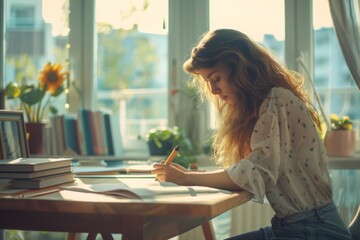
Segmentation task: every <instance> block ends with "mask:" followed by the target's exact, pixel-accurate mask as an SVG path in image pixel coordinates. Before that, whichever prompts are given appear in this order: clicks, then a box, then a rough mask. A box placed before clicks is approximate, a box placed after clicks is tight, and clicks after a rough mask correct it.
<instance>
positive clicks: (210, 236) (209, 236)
mask: <svg viewBox="0 0 360 240" xmlns="http://www.w3.org/2000/svg"><path fill="white" fill-rule="evenodd" d="M201 228H202V230H203V233H204V237H205V239H206V240H215V237H214V232H213V229H212V225H211V222H210V221H207V222H206V223H203V224H202V225H201Z"/></svg>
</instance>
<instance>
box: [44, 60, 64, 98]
mask: <svg viewBox="0 0 360 240" xmlns="http://www.w3.org/2000/svg"><path fill="white" fill-rule="evenodd" d="M62 68H63V66H62V65H60V64H57V63H55V64H53V65H52V64H51V63H47V64H46V65H45V66H44V69H43V70H42V71H41V72H40V76H39V81H40V86H41V87H44V86H46V91H49V92H50V94H54V93H55V92H56V91H57V89H58V88H59V87H61V86H62V84H63V82H64V80H65V78H66V75H67V73H66V72H63V73H62V72H61V70H62Z"/></svg>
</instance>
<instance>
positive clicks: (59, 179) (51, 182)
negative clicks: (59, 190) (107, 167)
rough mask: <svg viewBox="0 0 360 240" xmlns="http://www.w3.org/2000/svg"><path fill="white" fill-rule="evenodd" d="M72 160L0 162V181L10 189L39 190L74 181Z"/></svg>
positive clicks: (21, 159) (13, 160) (48, 159)
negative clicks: (7, 184) (5, 182)
mask: <svg viewBox="0 0 360 240" xmlns="http://www.w3.org/2000/svg"><path fill="white" fill-rule="evenodd" d="M71 161H72V158H18V159H12V160H0V179H10V182H9V183H10V187H11V188H21V189H40V188H46V187H50V186H55V185H59V184H63V183H68V182H72V181H74V174H73V171H72V165H71Z"/></svg>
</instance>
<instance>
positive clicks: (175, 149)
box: [165, 145, 180, 165]
mask: <svg viewBox="0 0 360 240" xmlns="http://www.w3.org/2000/svg"><path fill="white" fill-rule="evenodd" d="M179 149H180V145H177V146H176V147H175V148H174V149H173V150H172V152H171V153H170V155H169V156H168V158H167V159H166V160H165V164H166V165H169V164H171V162H172V161H173V160H174V158H175V157H176V155H177V153H178V151H179Z"/></svg>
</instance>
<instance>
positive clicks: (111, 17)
mask: <svg viewBox="0 0 360 240" xmlns="http://www.w3.org/2000/svg"><path fill="white" fill-rule="evenodd" d="M167 16H168V4H167V0H163V1H159V0H151V1H146V0H138V1H117V0H106V1H104V0H101V1H100V0H98V1H96V27H97V41H98V45H97V48H98V49H97V62H98V65H97V67H98V69H97V89H98V91H97V108H100V109H108V110H111V112H113V114H114V115H116V116H119V123H120V125H121V132H122V135H123V139H124V144H125V147H130V146H126V145H127V144H128V143H131V142H132V140H136V139H137V138H138V136H144V135H145V133H146V132H147V131H148V130H149V129H151V128H153V127H157V126H166V125H167V124H168V121H167V119H168V104H167V97H168V95H167V92H168V91H167V88H168V81H167V76H168V70H167V69H168V66H167V54H168V51H167V32H168V31H167V22H168V21H167Z"/></svg>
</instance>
